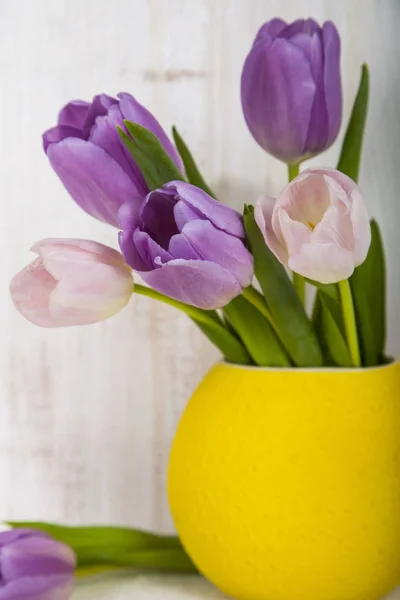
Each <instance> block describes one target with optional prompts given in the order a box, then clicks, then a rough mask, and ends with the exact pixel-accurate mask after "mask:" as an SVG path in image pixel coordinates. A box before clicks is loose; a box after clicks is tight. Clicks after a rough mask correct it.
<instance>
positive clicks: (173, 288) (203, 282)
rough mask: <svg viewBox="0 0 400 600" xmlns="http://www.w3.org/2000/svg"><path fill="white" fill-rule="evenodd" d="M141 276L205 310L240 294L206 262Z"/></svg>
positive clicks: (174, 263)
mask: <svg viewBox="0 0 400 600" xmlns="http://www.w3.org/2000/svg"><path fill="white" fill-rule="evenodd" d="M140 275H141V277H142V278H143V279H144V281H145V282H146V283H147V284H148V285H150V286H151V287H152V288H154V289H155V290H158V291H159V292H161V293H163V294H166V295H167V296H170V297H171V298H175V299H176V300H180V301H181V302H185V303H186V304H191V305H193V306H197V307H199V308H203V309H205V310H213V309H217V308H222V307H223V306H225V305H226V304H228V302H230V301H231V300H232V299H233V298H235V297H236V296H238V295H239V294H240V293H241V291H242V289H241V287H240V285H239V283H238V282H237V280H236V278H235V277H234V276H233V275H232V273H230V272H229V271H228V270H227V269H224V268H223V267H221V266H219V265H216V264H215V263H212V262H209V261H205V260H202V261H200V260H183V259H177V260H171V261H170V262H169V263H168V264H166V265H164V266H162V267H161V268H159V269H155V270H154V271H148V272H144V273H140ZM0 600H1V599H0Z"/></svg>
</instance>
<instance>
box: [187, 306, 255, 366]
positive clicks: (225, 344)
mask: <svg viewBox="0 0 400 600" xmlns="http://www.w3.org/2000/svg"><path fill="white" fill-rule="evenodd" d="M192 320H193V321H194V323H196V325H197V327H198V328H199V329H200V330H201V331H202V332H203V333H204V335H205V336H206V337H208V339H209V340H210V342H212V343H213V344H214V346H216V347H217V348H218V349H219V350H220V351H221V352H222V354H223V355H224V358H225V359H226V360H227V361H228V362H231V363H234V364H238V365H251V364H253V361H252V360H251V357H250V354H249V353H248V351H247V349H246V348H245V347H244V346H243V344H242V342H241V341H240V340H238V339H237V337H236V336H234V335H233V333H231V332H230V331H229V330H228V329H226V328H225V327H219V326H218V327H216V326H213V325H209V324H208V323H204V322H202V321H198V320H197V319H194V318H193V317H192Z"/></svg>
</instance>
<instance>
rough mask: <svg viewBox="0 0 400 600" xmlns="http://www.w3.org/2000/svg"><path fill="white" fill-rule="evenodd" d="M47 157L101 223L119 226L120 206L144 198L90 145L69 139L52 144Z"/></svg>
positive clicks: (80, 202)
mask: <svg viewBox="0 0 400 600" xmlns="http://www.w3.org/2000/svg"><path fill="white" fill-rule="evenodd" d="M47 155H48V157H49V160H50V162H51V165H52V167H53V169H54V170H55V171H56V173H57V175H58V176H59V177H60V179H61V181H62V182H63V184H64V186H65V187H66V189H67V190H68V192H69V193H70V194H71V196H72V198H73V199H74V200H75V202H77V204H78V205H79V206H80V207H81V208H82V209H83V210H85V211H86V212H87V213H89V214H90V215H92V216H93V217H96V218H97V219H99V220H101V221H105V222H106V223H110V224H111V225H115V226H118V219H117V213H118V209H119V208H120V206H121V205H122V204H123V203H124V202H127V201H128V200H133V199H135V198H137V197H140V195H141V192H140V191H139V190H138V189H137V186H136V185H135V184H134V183H133V181H132V180H131V179H130V177H129V176H128V175H127V174H126V173H125V171H124V170H123V169H122V167H121V166H120V165H119V164H118V163H117V162H116V161H115V160H114V159H113V158H112V157H111V156H110V155H109V154H107V152H105V151H104V150H103V149H102V148H100V147H99V146H95V145H94V144H92V143H90V142H85V141H84V140H80V139H74V138H67V139H65V140H63V141H62V142H59V143H58V144H50V146H49V147H48V149H47Z"/></svg>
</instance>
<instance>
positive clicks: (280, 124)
mask: <svg viewBox="0 0 400 600" xmlns="http://www.w3.org/2000/svg"><path fill="white" fill-rule="evenodd" d="M241 95H242V107H243V113H244V117H245V119H246V123H247V126H248V128H249V129H250V132H251V134H252V135H253V137H254V138H255V140H256V141H257V142H258V144H259V145H260V146H261V147H262V148H264V150H266V152H269V153H270V154H272V155H273V156H275V157H276V158H279V159H280V160H283V161H284V162H286V163H288V164H297V163H299V162H300V161H302V160H304V159H306V158H308V157H310V156H313V155H315V154H318V153H319V152H323V151H324V150H326V149H327V148H329V146H330V145H331V144H332V143H333V142H334V140H335V138H336V136H337V134H338V131H339V127H340V122H341V114H342V91H341V81H340V38H339V34H338V32H337V29H336V27H335V26H334V25H333V23H331V22H330V21H327V22H326V23H324V25H323V26H322V27H319V25H318V24H317V23H316V22H315V21H313V20H312V19H307V20H303V19H300V20H298V21H295V22H294V23H291V24H290V25H288V24H287V23H285V21H282V20H281V19H272V21H269V22H268V23H265V24H264V25H263V26H262V27H261V29H260V30H259V32H258V34H257V36H256V39H255V41H254V44H253V47H252V48H251V50H250V53H249V55H248V56H247V59H246V62H245V64H244V67H243V72H242V81H241Z"/></svg>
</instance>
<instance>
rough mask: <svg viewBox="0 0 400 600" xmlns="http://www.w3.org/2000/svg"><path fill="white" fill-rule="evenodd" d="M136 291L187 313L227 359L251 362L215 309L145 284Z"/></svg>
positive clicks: (235, 361)
mask: <svg viewBox="0 0 400 600" xmlns="http://www.w3.org/2000/svg"><path fill="white" fill-rule="evenodd" d="M134 292H135V293H136V294H140V295H142V296H147V297H148V298H153V299H154V300H159V301H161V302H164V303H165V304H169V305H170V306H173V307H174V308H178V309H179V310H181V311H182V312H184V313H186V314H187V315H188V317H190V318H191V319H192V320H193V321H194V323H196V325H197V327H199V329H200V330H201V331H202V332H203V333H204V335H206V336H207V337H208V339H209V340H210V341H211V342H212V343H213V344H214V345H215V346H217V348H219V350H220V351H221V352H222V354H223V355H224V357H225V358H226V360H228V361H229V362H232V363H237V364H241V365H248V364H251V357H250V355H249V353H248V352H247V350H246V348H245V347H244V345H243V344H242V343H241V341H240V340H239V339H237V338H236V337H235V336H234V335H233V334H232V333H231V332H230V331H229V330H228V329H227V327H226V326H225V324H224V322H223V321H222V319H221V317H220V316H219V314H218V313H217V311H215V310H202V309H201V308H197V307H196V306H191V305H190V304H185V303H184V302H179V300H174V299H173V298H169V297H168V296H164V294H161V293H160V292H157V291H156V290H153V289H152V288H149V287H147V286H144V285H140V284H135V287H134Z"/></svg>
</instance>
